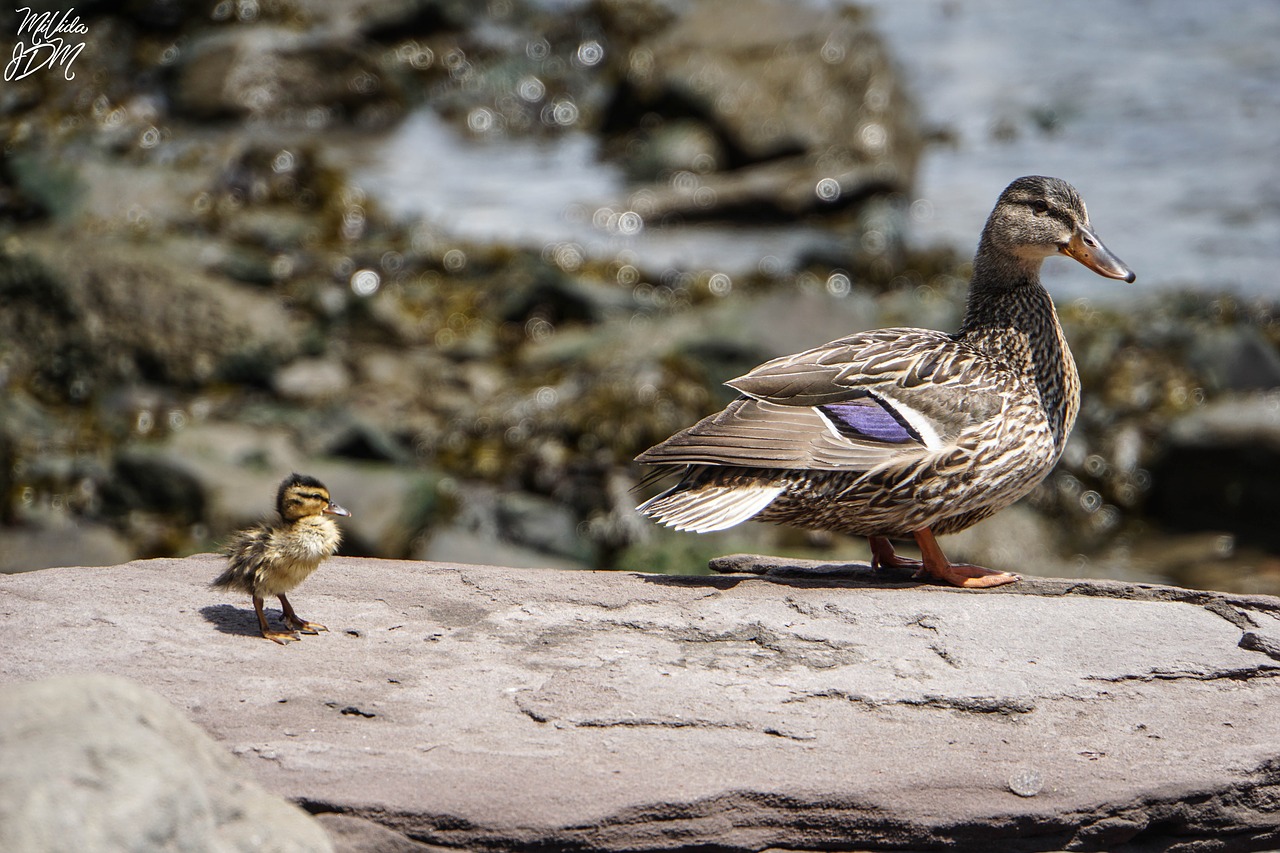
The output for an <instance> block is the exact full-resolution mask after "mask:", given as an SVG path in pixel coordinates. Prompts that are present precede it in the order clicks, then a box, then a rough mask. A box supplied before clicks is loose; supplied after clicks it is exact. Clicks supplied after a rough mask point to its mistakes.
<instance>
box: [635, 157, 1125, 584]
mask: <svg viewBox="0 0 1280 853" xmlns="http://www.w3.org/2000/svg"><path fill="white" fill-rule="evenodd" d="M1054 255H1065V256H1067V257H1069V258H1073V259H1075V260H1076V261H1079V262H1080V263H1081V264H1083V265H1084V266H1086V267H1088V268H1089V269H1091V270H1093V271H1094V272H1095V273H1098V274H1099V275H1102V276H1105V277H1106V278H1111V279H1119V280H1123V281H1126V282H1132V281H1133V280H1134V278H1135V276H1134V274H1133V272H1132V271H1131V270H1130V269H1129V268H1128V267H1126V266H1125V265H1124V264H1123V263H1121V261H1120V259H1119V258H1117V257H1116V256H1115V255H1113V254H1112V253H1111V251H1110V250H1109V249H1107V247H1106V246H1104V245H1103V244H1102V241H1101V240H1099V239H1098V236H1097V234H1096V233H1095V232H1094V230H1093V226H1092V225H1091V224H1090V222H1089V214H1088V212H1087V211H1086V210H1085V205H1084V201H1083V200H1082V199H1081V198H1080V194H1079V193H1078V192H1077V191H1076V189H1075V188H1074V187H1072V186H1071V185H1070V184H1068V183H1067V182H1066V181H1063V180H1061V179H1059V178H1048V177H1043V176H1036V175H1033V176H1028V177H1025V178H1019V179H1017V180H1016V181H1014V182H1013V183H1011V184H1009V186H1008V187H1006V188H1005V190H1004V192H1002V193H1001V194H1000V197H999V199H998V200H997V201H996V206H995V208H994V209H993V210H992V212H991V216H990V217H989V218H988V219H987V224H986V227H985V228H984V229H983V231H982V237H981V239H980V241H979V243H978V252H977V255H976V257H975V258H974V262H973V278H972V280H971V282H970V285H969V298H968V304H967V306H966V310H965V316H964V320H963V322H962V323H961V326H960V330H959V331H958V332H956V333H954V334H946V333H944V332H938V331H933V330H931V329H911V328H894V329H878V330H874V331H869V332H859V333H858V334H855V335H850V336H848V337H845V338H841V339H839V340H836V341H832V342H831V343H828V344H824V345H823V346H820V347H816V348H815V349H811V350H807V351H805V352H802V353H798V354H796V355H789V356H784V357H782V358H777V359H774V360H773V361H769V362H766V363H765V364H762V365H760V366H759V367H757V368H755V369H754V370H752V371H750V372H749V373H747V374H746V375H744V376H740V377H738V378H737V379H733V380H731V381H730V382H729V383H728V385H729V386H730V387H731V388H733V389H734V390H736V391H738V392H739V394H740V396H739V397H738V398H737V399H736V400H734V401H733V402H732V403H730V404H729V406H728V407H727V408H726V409H724V410H723V411H721V412H718V413H716V414H714V415H711V416H710V417H707V418H704V419H703V420H702V421H700V422H698V423H696V424H694V425H693V426H691V427H689V428H688V429H685V430H682V431H681V432H678V433H676V434H675V435H673V436H672V437H671V438H669V439H667V440H666V441H664V442H662V443H661V444H658V445H656V446H654V447H652V448H650V449H649V450H646V451H645V452H644V453H642V454H640V456H639V457H637V460H638V461H639V462H642V463H648V464H652V465H661V466H669V469H674V470H679V471H680V472H681V479H680V481H679V482H678V483H676V484H675V485H674V486H672V487H671V488H670V489H668V490H667V491H665V492H663V493H662V494H660V495H658V496H657V497H655V498H653V499H651V500H649V501H646V502H645V503H644V504H642V505H641V506H640V507H639V510H640V512H641V513H643V514H645V515H648V516H651V517H653V518H655V519H657V520H658V521H660V522H662V523H663V524H667V525H669V526H671V527H674V528H676V529H677V530H692V531H697V532H708V531H712V530H723V529H725V528H727V527H732V526H733V525H735V524H738V523H739V522H742V521H746V520H748V519H756V520H759V521H768V522H774V523H784V524H791V525H795V526H798V527H805V528H809V529H814V530H830V531H836V532H841V533H846V534H849V535H854V536H865V537H867V538H868V539H869V541H870V545H871V555H872V556H871V563H872V566H890V567H899V568H914V569H916V570H917V575H918V576H920V577H926V578H930V579H933V580H937V581H940V582H942V583H947V584H952V585H955V586H964V587H991V586H999V585H1001V584H1006V583H1012V582H1013V581H1016V580H1018V575H1016V574H1014V573H1012V572H1001V571H995V570H992V569H988V568H984V567H982V566H972V565H967V564H963V563H951V562H950V561H948V560H947V558H946V556H945V555H944V554H943V552H942V549H941V548H940V547H939V546H938V543H937V542H936V541H935V539H934V536H935V534H936V535H941V534H946V533H954V532H956V531H960V530H964V529H965V528H967V527H969V526H970V525H973V524H975V523H977V522H979V521H981V520H982V519H984V518H987V517H988V516H990V515H992V514H993V513H995V512H997V511H999V510H1001V509H1003V508H1004V507H1006V506H1008V505H1010V504H1011V503H1013V502H1014V501H1016V500H1018V499H1019V498H1021V497H1022V496H1023V495H1025V494H1027V493H1028V492H1029V491H1031V489H1033V488H1034V487H1035V486H1036V484H1038V483H1039V482H1040V481H1041V480H1043V479H1044V478H1045V476H1046V475H1047V474H1048V473H1049V472H1050V471H1051V470H1052V469H1053V466H1054V465H1055V464H1056V463H1057V461H1058V459H1059V457H1060V456H1061V455H1062V451H1063V448H1065V447H1066V443H1067V435H1068V434H1069V433H1070V432H1071V427H1072V425H1073V424H1074V423H1075V419H1076V414H1077V413H1078V412H1079V410H1080V377H1079V374H1078V373H1077V371H1076V365H1075V361H1074V360H1073V359H1072V357H1071V351H1070V350H1069V349H1068V348H1067V339H1066V337H1065V336H1064V335H1063V333H1062V326H1061V325H1060V324H1059V322H1058V314H1057V311H1056V310H1055V309H1054V306H1053V300H1052V299H1050V298H1049V294H1048V292H1047V291H1046V290H1045V289H1044V287H1043V286H1042V285H1041V283H1040V265H1041V263H1043V261H1044V260H1045V259H1046V258H1049V257H1052V256H1054ZM908 537H911V538H914V539H915V541H916V544H917V545H918V546H919V548H920V552H921V556H922V558H923V559H922V560H920V561H916V560H911V559H908V558H905V557H900V556H898V555H897V554H896V553H895V552H894V550H893V545H892V543H891V541H890V540H891V539H903V538H908Z"/></svg>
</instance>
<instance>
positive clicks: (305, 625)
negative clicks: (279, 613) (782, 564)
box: [277, 593, 329, 634]
mask: <svg viewBox="0 0 1280 853" xmlns="http://www.w3.org/2000/svg"><path fill="white" fill-rule="evenodd" d="M277 598H279V599H280V607H281V609H283V610H284V624H286V625H288V626H289V628H290V630H293V631H298V632H300V633H303V634H319V633H320V632H321V631H328V630H329V629H328V628H326V627H325V626H323V625H321V624H320V623H318V622H308V621H307V620H306V619H303V618H302V617H301V616H299V615H298V614H297V613H295V612H294V610H293V605H292V604H290V603H289V599H287V598H285V597H284V593H281V594H280V595H279V596H277Z"/></svg>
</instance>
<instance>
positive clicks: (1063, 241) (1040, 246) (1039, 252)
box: [979, 175, 1136, 281]
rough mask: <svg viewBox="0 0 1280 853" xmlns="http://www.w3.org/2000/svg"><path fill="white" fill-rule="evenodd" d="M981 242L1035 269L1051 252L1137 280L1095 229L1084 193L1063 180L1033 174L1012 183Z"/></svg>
mask: <svg viewBox="0 0 1280 853" xmlns="http://www.w3.org/2000/svg"><path fill="white" fill-rule="evenodd" d="M982 241H983V243H984V244H985V248H986V249H987V250H988V252H991V251H994V252H998V253H1000V254H1001V255H1003V256H1006V257H1008V258H1015V259H1017V260H1018V261H1020V262H1021V263H1022V264H1023V265H1025V266H1027V267H1029V268H1032V269H1038V268H1039V266H1040V262H1041V261H1043V260H1044V259H1045V258H1047V257H1049V256H1050V255H1054V254H1062V255H1066V256H1068V257H1071V258H1075V259H1076V260H1077V261H1079V262H1080V263H1082V264H1084V265H1085V266H1086V267H1088V268H1089V269H1091V270H1093V271H1094V272H1096V273H1098V274H1099V275H1104V276H1106V277H1107V278H1115V279H1121V280H1123V281H1133V280H1134V278H1136V276H1135V275H1134V274H1133V271H1132V270H1130V269H1129V268H1128V267H1127V266H1125V265H1124V262H1122V261H1121V260H1120V259H1119V258H1117V257H1116V256H1115V255H1113V254H1112V253H1111V250H1109V249H1108V248H1107V247H1106V246H1104V245H1103V244H1102V241H1101V240H1099V239H1098V236H1097V235H1096V234H1095V233H1094V232H1093V226H1092V225H1090V224H1089V212H1088V211H1087V210H1085V206H1084V199H1082V198H1080V193H1078V192H1076V188H1075V187H1073V186H1071V184H1069V183H1067V182H1066V181H1064V180H1061V179H1060V178H1046V177H1043V176H1040V175H1032V176H1029V177H1025V178H1018V179H1017V180H1016V181H1014V182H1013V183H1011V184H1009V186H1008V187H1006V188H1005V191H1004V192H1003V193H1001V194H1000V199H999V200H998V201H997V202H996V206H995V209H994V210H992V211H991V217H990V218H989V219H988V220H987V226H986V228H984V229H983V232H982ZM982 251H983V250H982V248H980V249H979V254H981V253H982Z"/></svg>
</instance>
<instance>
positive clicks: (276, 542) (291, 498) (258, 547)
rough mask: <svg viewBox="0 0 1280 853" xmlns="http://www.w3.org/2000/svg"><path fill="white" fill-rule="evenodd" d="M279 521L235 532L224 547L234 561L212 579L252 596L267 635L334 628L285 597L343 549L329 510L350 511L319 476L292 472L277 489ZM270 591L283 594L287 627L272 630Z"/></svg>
mask: <svg viewBox="0 0 1280 853" xmlns="http://www.w3.org/2000/svg"><path fill="white" fill-rule="evenodd" d="M276 510H277V511H278V512H279V514H280V518H279V520H278V521H267V522H262V523H260V524H256V525H254V526H253V527H250V528H247V529H245V530H241V531H240V532H239V533H236V534H235V535H234V536H233V537H231V540H230V541H229V542H228V543H227V545H226V547H225V548H224V550H223V553H224V554H226V556H227V558H228V561H229V565H228V566H227V570H226V571H224V572H223V573H222V574H221V575H219V576H218V578H217V579H216V580H215V581H214V582H213V584H212V586H214V587H217V588H218V589H226V590H240V591H242V592H247V593H249V595H251V596H253V609H254V610H255V611H257V614H258V627H259V628H261V629H262V636H263V637H265V638H266V639H268V640H273V641H275V642H277V643H280V644H281V645H283V644H285V643H288V642H290V641H291V640H298V639H301V638H300V637H299V636H298V633H297V632H301V633H303V634H316V633H319V632H320V631H327V630H329V629H328V628H326V627H325V626H323V625H318V624H316V623H315V622H308V621H306V620H305V619H302V618H301V617H299V616H298V614H297V613H295V612H294V610H293V605H291V604H290V603H289V599H288V598H286V597H285V593H286V592H289V591H291V590H292V589H293V588H294V587H296V586H297V585H298V584H300V583H302V582H303V581H304V580H306V579H307V576H308V575H310V574H311V573H312V572H314V571H315V570H316V568H317V567H318V566H319V565H320V563H321V562H323V561H324V560H325V558H327V557H331V556H333V555H334V553H336V552H337V550H338V545H339V543H340V542H341V541H342V532H341V531H340V530H339V529H338V525H337V524H336V523H335V522H334V520H333V519H332V518H330V517H329V516H333V515H342V516H350V515H351V513H349V512H347V511H346V510H345V509H343V508H342V507H340V506H338V505H337V504H336V503H334V502H333V499H332V498H331V497H330V496H329V490H328V489H326V488H325V486H324V483H321V482H320V481H319V480H317V479H316V478H315V477H308V476H306V475H305V474H291V475H290V476H288V477H286V478H285V480H284V482H282V483H281V484H280V490H279V491H278V492H277V493H276ZM268 595H274V596H276V597H277V598H279V599H280V607H281V608H282V609H283V611H284V624H285V626H286V627H287V628H288V629H289V630H288V631H273V630H271V629H270V628H269V627H268V625H267V617H266V614H264V613H263V612H262V601H263V599H264V598H266V597H267V596H268Z"/></svg>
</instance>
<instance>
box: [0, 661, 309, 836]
mask: <svg viewBox="0 0 1280 853" xmlns="http://www.w3.org/2000/svg"><path fill="white" fill-rule="evenodd" d="M88 668H90V669H91V668H92V664H91V663H90V664H89V666H88ZM0 721H3V722H0V850H11V851H15V853H17V851H25V853H39V851H45V850H85V851H90V850H103V851H107V850H139V851H141V850H187V851H198V850H217V851H230V850H246V851H248V850H254V851H262V853H268V852H269V851H270V852H271V853H307V851H319V850H329V849H331V846H330V845H331V842H330V840H329V837H328V835H327V834H326V832H325V831H324V829H323V828H322V827H320V826H317V825H316V823H315V821H313V820H312V819H311V818H309V817H307V815H306V814H305V813H304V812H303V811H302V810H301V809H299V808H298V807H297V806H293V805H290V804H289V803H286V802H285V801H284V800H282V799H281V798H280V797H277V796H273V795H271V794H268V793H267V792H265V791H263V790H262V788H261V786H259V785H258V784H256V783H255V782H252V781H250V779H249V778H248V776H249V774H248V773H247V772H246V770H245V768H244V767H242V766H240V765H239V764H238V763H237V762H236V760H235V759H234V758H233V757H232V756H231V755H230V754H229V753H228V752H227V750H226V749H224V748H223V747H222V746H220V745H219V744H217V743H215V742H214V741H213V740H211V739H210V738H209V736H208V735H206V734H205V733H204V732H202V731H201V730H200V729H199V728H198V727H197V726H195V725H193V724H192V723H191V721H190V720H188V719H186V718H185V717H184V716H183V715H182V714H181V713H180V712H179V711H177V710H175V709H174V707H173V706H172V705H170V704H169V703H168V702H166V701H165V700H164V699H163V698H161V697H160V696H158V695H157V694H156V693H155V692H154V691H152V690H148V689H146V688H144V687H141V686H139V685H138V684H136V683H134V682H131V681H128V680H126V679H122V678H115V677H113V676H103V675H83V674H82V675H80V676H78V677H75V676H73V677H59V678H49V679H44V680H41V681H37V682H33V683H28V684H16V685H15V684H6V685H5V686H4V690H3V692H0Z"/></svg>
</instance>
